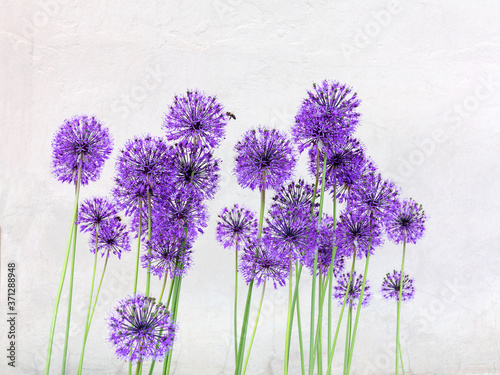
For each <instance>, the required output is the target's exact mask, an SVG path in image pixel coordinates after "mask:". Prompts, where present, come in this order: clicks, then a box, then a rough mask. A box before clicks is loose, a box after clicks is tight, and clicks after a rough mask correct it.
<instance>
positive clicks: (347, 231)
mask: <svg viewBox="0 0 500 375" xmlns="http://www.w3.org/2000/svg"><path fill="white" fill-rule="evenodd" d="M335 241H336V245H337V248H338V251H339V252H340V253H341V254H342V255H344V256H345V257H347V258H348V257H351V256H353V255H356V257H357V258H359V259H362V258H363V257H366V255H367V254H368V252H370V255H373V253H374V250H375V248H377V247H379V246H380V245H382V242H383V238H382V230H381V227H380V224H378V223H377V222H376V221H373V220H370V218H369V217H368V215H367V214H364V213H362V212H357V211H349V212H344V213H342V214H341V215H340V220H339V222H338V225H337V229H336V240H335Z"/></svg>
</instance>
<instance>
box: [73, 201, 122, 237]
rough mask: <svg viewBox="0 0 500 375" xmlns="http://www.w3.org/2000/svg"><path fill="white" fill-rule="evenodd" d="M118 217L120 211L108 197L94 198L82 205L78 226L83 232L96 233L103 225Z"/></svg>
mask: <svg viewBox="0 0 500 375" xmlns="http://www.w3.org/2000/svg"><path fill="white" fill-rule="evenodd" d="M117 217H118V210H117V208H116V206H115V204H114V203H112V202H111V201H110V200H109V199H108V198H106V197H94V198H92V199H86V200H85V201H84V202H83V203H82V204H81V205H80V210H79V211H78V219H77V224H78V225H79V226H80V231H82V232H95V231H96V230H98V229H99V227H100V226H101V225H102V224H103V223H105V222H107V221H109V220H114V219H116V218H117Z"/></svg>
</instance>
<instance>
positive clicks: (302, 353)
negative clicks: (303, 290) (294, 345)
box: [297, 290, 306, 375]
mask: <svg viewBox="0 0 500 375" xmlns="http://www.w3.org/2000/svg"><path fill="white" fill-rule="evenodd" d="M297 329H298V331H299V349H300V368H301V370H302V375H305V373H306V365H305V361H304V343H303V340H302V320H301V319H300V300H299V292H298V290H297Z"/></svg>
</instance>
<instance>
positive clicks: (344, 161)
mask: <svg viewBox="0 0 500 375" xmlns="http://www.w3.org/2000/svg"><path fill="white" fill-rule="evenodd" d="M325 152H326V176H325V189H326V190H329V191H330V192H331V193H332V194H333V190H334V188H335V190H336V194H337V197H338V198H340V199H342V200H343V198H344V196H345V195H346V193H347V192H348V191H349V187H351V186H353V185H354V184H356V183H357V182H358V180H359V179H360V178H361V176H362V173H363V170H364V167H365V165H366V163H367V159H366V158H365V155H364V150H363V146H362V145H361V144H360V143H359V142H358V141H357V140H356V139H355V138H352V137H349V138H348V139H347V141H346V142H345V143H343V144H341V145H340V146H335V147H329V146H325V147H324V148H323V150H322V151H320V152H319V153H318V151H317V150H316V148H315V147H312V148H310V149H309V172H311V173H312V175H313V176H316V169H317V167H319V173H321V171H322V165H323V159H324V153H325Z"/></svg>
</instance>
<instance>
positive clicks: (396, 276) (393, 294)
mask: <svg viewBox="0 0 500 375" xmlns="http://www.w3.org/2000/svg"><path fill="white" fill-rule="evenodd" d="M400 288H401V272H399V271H394V272H393V273H388V274H387V275H385V278H384V281H383V282H382V296H383V297H384V298H385V299H389V300H390V299H392V300H394V301H399V289H400ZM414 295H415V288H414V287H413V279H412V278H411V277H409V276H408V275H406V274H404V275H403V290H402V291H401V301H402V302H406V301H409V300H410V299H412V298H413V297H414Z"/></svg>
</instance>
